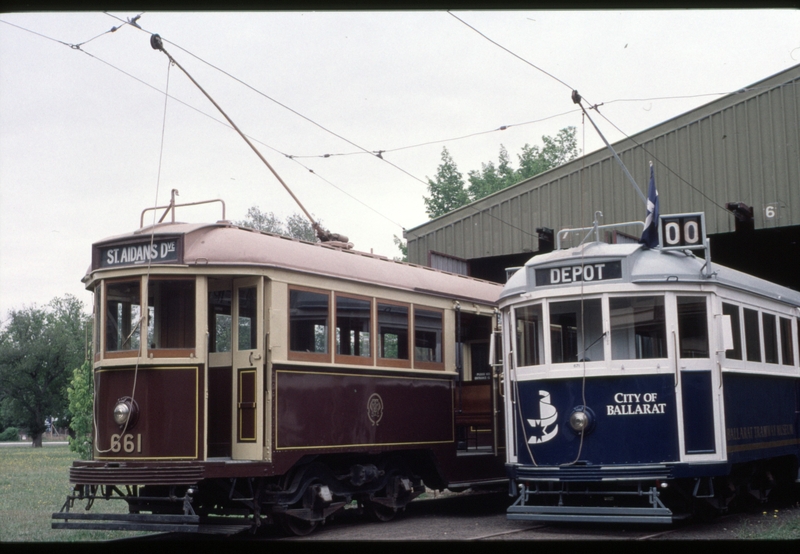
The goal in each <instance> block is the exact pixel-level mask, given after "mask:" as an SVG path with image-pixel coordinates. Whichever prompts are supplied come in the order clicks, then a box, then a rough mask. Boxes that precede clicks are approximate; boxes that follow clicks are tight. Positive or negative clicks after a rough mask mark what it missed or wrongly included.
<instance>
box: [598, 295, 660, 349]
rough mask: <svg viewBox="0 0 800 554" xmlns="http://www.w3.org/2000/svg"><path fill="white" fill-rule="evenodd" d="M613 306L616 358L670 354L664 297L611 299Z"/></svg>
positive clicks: (610, 303) (613, 336) (612, 323)
mask: <svg viewBox="0 0 800 554" xmlns="http://www.w3.org/2000/svg"><path fill="white" fill-rule="evenodd" d="M609 307H610V309H611V358H612V359H614V360H642V359H647V358H666V357H667V322H666V317H665V311H664V297H663V296H639V297H635V296H634V297H624V298H610V299H609Z"/></svg>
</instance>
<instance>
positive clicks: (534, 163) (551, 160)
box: [516, 127, 579, 181]
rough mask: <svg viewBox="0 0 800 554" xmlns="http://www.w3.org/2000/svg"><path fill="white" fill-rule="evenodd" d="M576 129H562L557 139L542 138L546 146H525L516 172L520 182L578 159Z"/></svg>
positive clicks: (544, 136) (519, 156)
mask: <svg viewBox="0 0 800 554" xmlns="http://www.w3.org/2000/svg"><path fill="white" fill-rule="evenodd" d="M575 132H576V129H575V127H565V128H563V129H561V130H560V131H559V132H558V133H557V134H556V136H555V137H548V136H547V135H543V136H542V143H544V146H543V147H542V148H539V147H538V146H531V145H529V144H525V146H523V147H522V153H521V154H519V155H518V156H517V157H518V158H519V169H518V170H517V172H516V177H517V180H518V181H522V180H524V179H527V178H529V177H533V176H534V175H538V174H539V173H544V172H545V171H547V170H549V169H553V168H554V167H558V166H560V165H562V164H565V163H567V162H569V161H572V160H574V159H575V158H577V157H578V154H579V150H578V140H577V139H576V138H575Z"/></svg>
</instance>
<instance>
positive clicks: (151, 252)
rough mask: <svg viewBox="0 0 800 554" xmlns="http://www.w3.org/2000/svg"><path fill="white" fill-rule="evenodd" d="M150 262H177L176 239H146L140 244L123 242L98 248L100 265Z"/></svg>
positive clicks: (111, 265) (115, 265) (112, 265)
mask: <svg viewBox="0 0 800 554" xmlns="http://www.w3.org/2000/svg"><path fill="white" fill-rule="evenodd" d="M148 262H152V263H169V262H178V239H177V238H170V239H161V240H154V241H153V242H152V244H151V243H150V241H149V240H148V241H147V242H145V243H140V244H124V245H116V246H105V247H102V248H100V267H117V266H123V265H137V264H146V263H148Z"/></svg>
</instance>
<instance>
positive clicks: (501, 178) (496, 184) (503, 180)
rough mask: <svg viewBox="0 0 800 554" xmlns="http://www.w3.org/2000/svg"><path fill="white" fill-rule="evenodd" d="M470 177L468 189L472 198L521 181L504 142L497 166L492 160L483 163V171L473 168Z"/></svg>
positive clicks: (487, 194) (481, 196)
mask: <svg viewBox="0 0 800 554" xmlns="http://www.w3.org/2000/svg"><path fill="white" fill-rule="evenodd" d="M468 179H469V187H467V191H468V192H469V196H470V198H471V199H472V200H477V199H479V198H483V197H484V196H489V195H490V194H492V193H495V192H497V191H498V190H502V189H504V188H506V187H510V186H511V185H513V184H514V183H516V182H518V181H519V179H518V177H517V174H516V172H515V171H514V169H513V168H512V167H511V160H510V159H509V157H508V151H507V150H506V147H505V146H503V145H502V144H501V145H500V157H499V160H498V164H497V166H496V167H495V165H494V162H491V161H490V162H488V163H485V164H484V163H482V164H481V171H477V170H474V169H473V170H472V171H470V172H469V173H468Z"/></svg>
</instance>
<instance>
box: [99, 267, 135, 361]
mask: <svg viewBox="0 0 800 554" xmlns="http://www.w3.org/2000/svg"><path fill="white" fill-rule="evenodd" d="M139 286H140V282H139V281H138V280H136V281H125V282H116V283H113V282H112V283H107V284H106V351H107V352H118V351H121V350H138V349H139V336H140V335H141V327H142V326H141V315H142V313H141V311H142V302H141V291H140V288H139Z"/></svg>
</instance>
